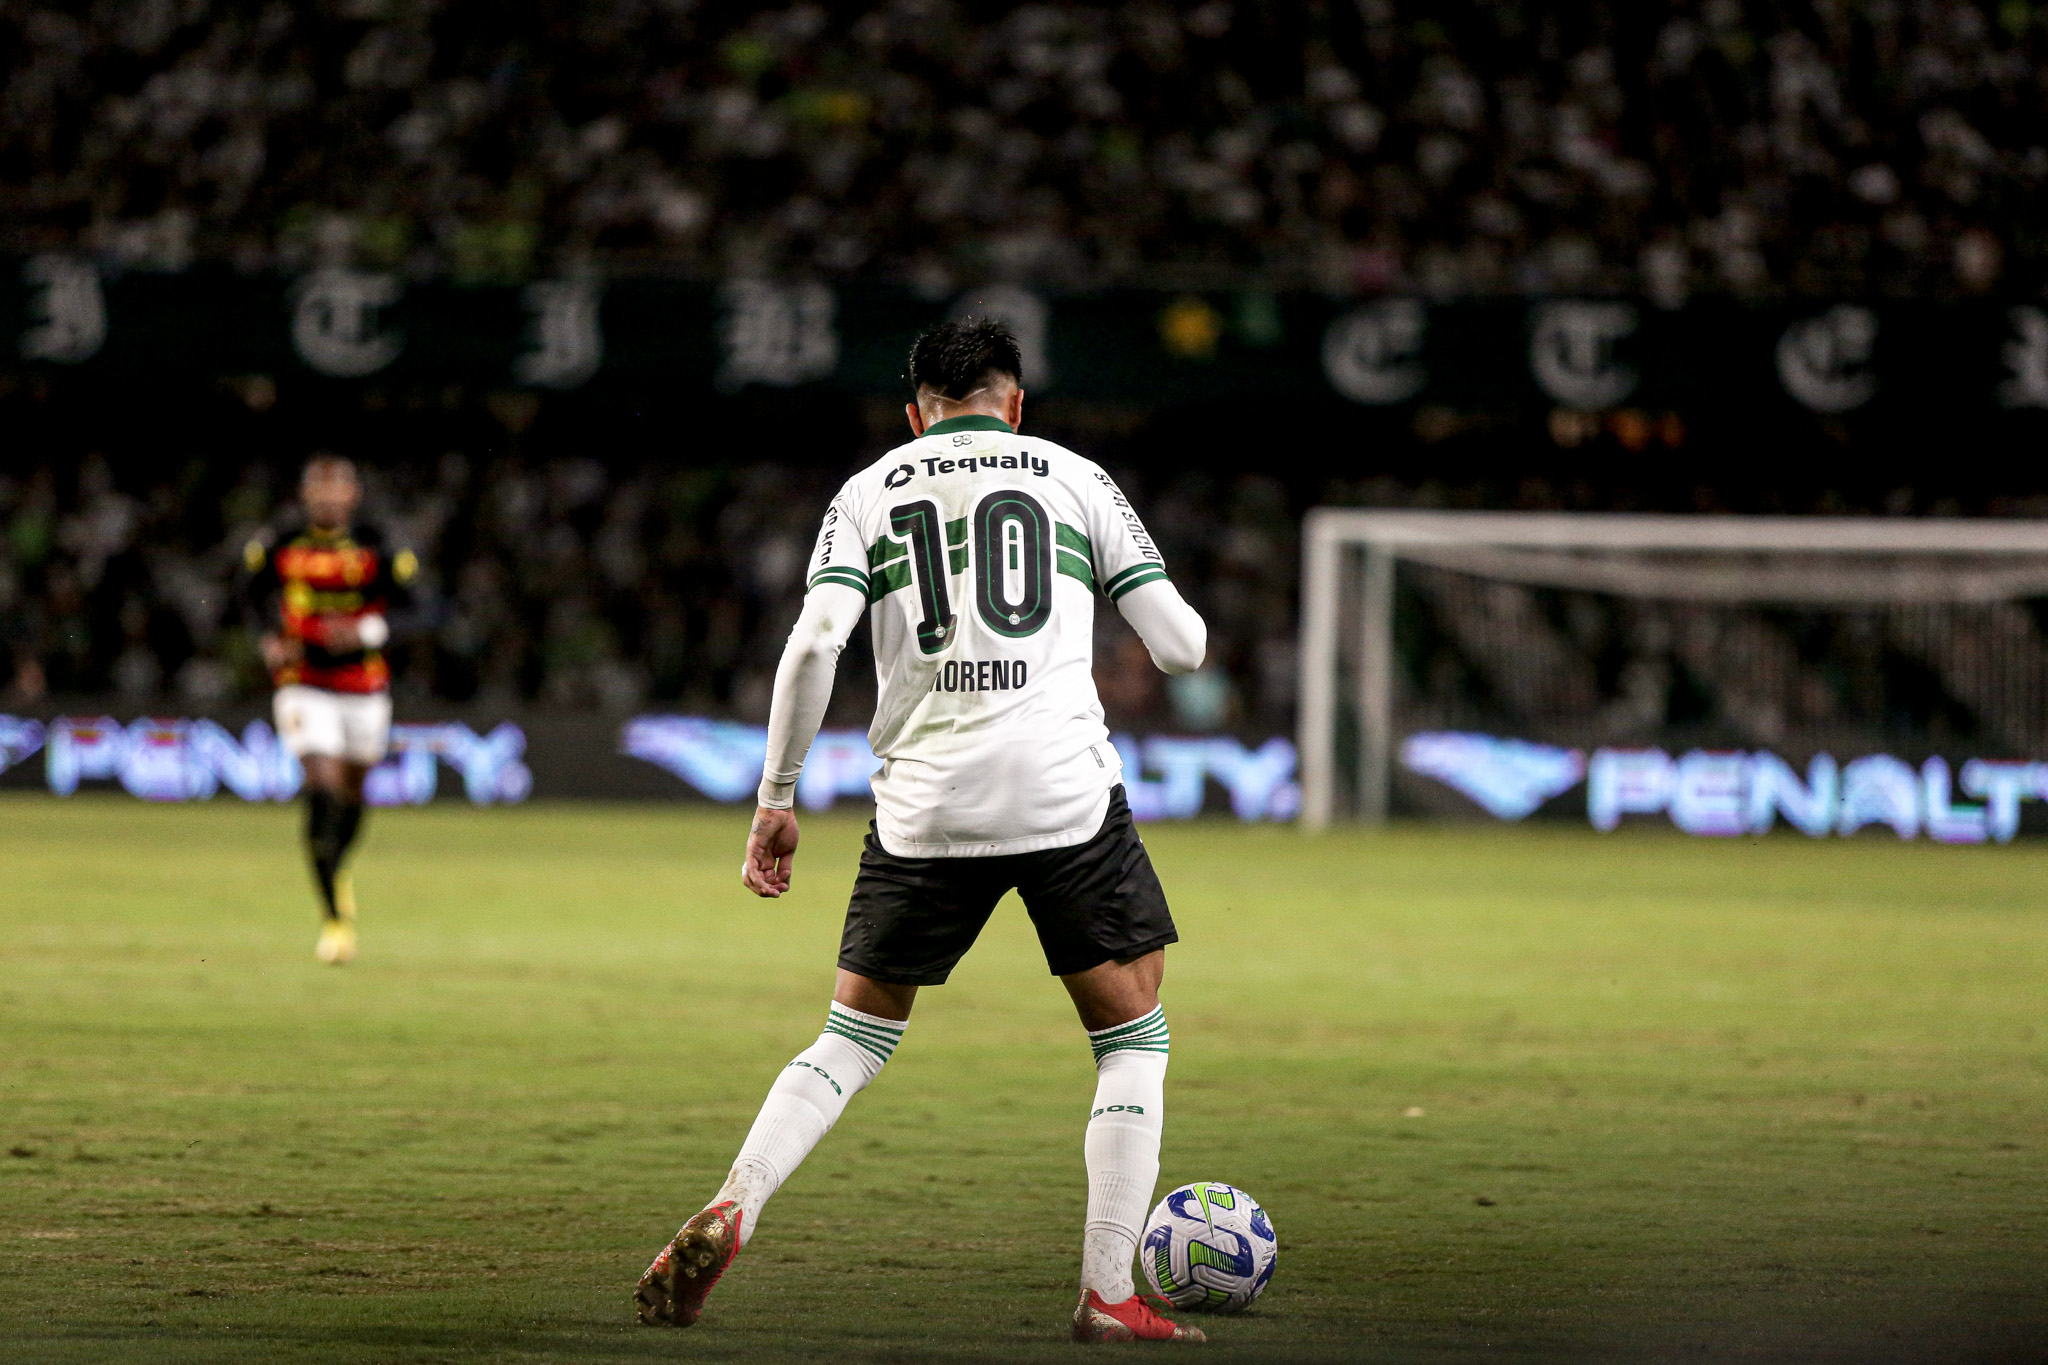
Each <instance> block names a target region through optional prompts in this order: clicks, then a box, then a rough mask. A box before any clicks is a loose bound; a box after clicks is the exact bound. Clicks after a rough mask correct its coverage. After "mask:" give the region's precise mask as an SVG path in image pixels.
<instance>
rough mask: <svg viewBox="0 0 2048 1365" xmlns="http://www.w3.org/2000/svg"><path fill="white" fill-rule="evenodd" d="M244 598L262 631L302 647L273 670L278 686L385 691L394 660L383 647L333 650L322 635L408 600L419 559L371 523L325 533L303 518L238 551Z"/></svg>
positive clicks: (386, 613)
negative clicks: (334, 625)
mask: <svg viewBox="0 0 2048 1365" xmlns="http://www.w3.org/2000/svg"><path fill="white" fill-rule="evenodd" d="M242 568H243V571H244V587H243V592H244V601H245V602H246V604H247V605H248V607H249V608H250V610H251V612H252V613H253V614H254V616H255V619H256V621H257V622H258V625H259V629H262V630H264V631H276V632H277V633H278V634H280V635H282V636H284V637H285V638H286V639H288V640H297V641H298V642H299V643H300V644H301V645H302V646H303V651H304V652H303V655H302V657H301V658H300V660H299V661H298V662H296V663H292V664H287V665H286V666H285V667H283V668H280V669H277V670H275V671H274V672H273V673H272V675H271V680H272V681H273V682H274V683H275V684H276V685H277V686H279V687H287V686H290V685H292V684H294V683H300V684H304V685H305V686H307V687H320V688H325V689H327V690H328V691H330V692H382V691H384V690H385V689H386V688H388V687H390V685H391V665H390V664H389V663H388V662H386V660H385V657H384V651H383V650H381V649H332V648H329V647H328V644H327V641H326V639H325V635H326V632H327V628H328V625H329V623H330V622H331V621H332V620H334V619H335V618H341V619H344V620H349V621H356V620H360V619H362V618H363V617H365V616H383V617H385V618H386V620H387V621H388V620H389V619H390V617H391V615H392V614H393V613H394V612H398V611H403V610H406V609H407V608H409V607H410V606H411V605H412V587H411V585H412V581H413V579H414V578H415V577H416V576H417V575H418V573H419V558H418V557H417V556H416V555H414V554H413V552H412V551H411V550H409V549H405V548H403V547H400V546H395V545H393V544H392V543H391V542H390V540H389V539H388V538H387V537H385V536H384V535H383V534H382V533H381V532H379V531H378V530H376V529H375V528H374V527H369V526H352V527H350V528H349V529H347V530H345V531H339V532H335V531H322V530H317V529H315V528H314V527H312V526H310V525H308V524H306V523H305V522H304V521H299V522H296V523H293V524H291V525H289V526H287V527H286V528H284V529H283V530H282V531H279V532H277V533H275V534H266V535H259V536H257V537H255V538H253V539H252V540H250V542H249V543H248V545H247V546H245V547H244V548H243V550H242Z"/></svg>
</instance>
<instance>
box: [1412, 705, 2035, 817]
mask: <svg viewBox="0 0 2048 1365" xmlns="http://www.w3.org/2000/svg"><path fill="white" fill-rule="evenodd" d="M1400 766H1401V769H1402V772H1403V782H1404V785H1405V786H1406V788H1407V791H1406V793H1405V794H1406V795H1408V796H1409V797H1410V798H1411V799H1412V800H1413V801H1415V803H1416V804H1418V805H1419V806H1421V807H1423V808H1425V809H1427V810H1429V811H1431V812H1432V813H1437V814H1444V815H1466V816H1472V815H1480V814H1483V815H1485V816H1491V817H1493V818H1494V819H1498V820H1503V821H1519V820H1524V819H1528V818H1530V817H1532V816H1541V815H1548V816H1557V817H1568V818H1576V819H1583V820H1585V821H1586V822H1588V823H1590V824H1591V825H1592V826H1593V828H1595V829H1598V830H1603V831H1605V830H1613V829H1617V828H1619V827H1621V826H1622V825H1623V824H1624V823H1635V822H1644V821H1648V822H1660V823H1661V822H1663V821H1668V822H1669V823H1670V825H1672V826H1675V827H1676V828H1677V829H1679V830H1681V831H1682V832H1684V833H1686V834H1693V835H1702V836H1707V837H1723V838H1725V837H1730V836H1735V835H1743V834H1768V833H1770V832H1771V831H1772V830H1773V829H1790V830H1797V831H1798V832H1799V833H1801V834H1805V835H1807V836H1809V837H1812V838H1816V839H1820V838H1828V837H1841V836H1848V835H1854V834H1857V833H1859V832H1863V831H1872V832H1877V833H1881V834H1889V835H1896V836H1897V837H1898V838H1900V839H1919V838H1925V839H1931V840H1934V841H1936V842H1939V843H1946V844H1984V843H2006V842H2009V841H2010V840H2011V839H2012V838H2013V837H2014V836H2016V835H2018V834H2019V833H2021V832H2022V830H2026V831H2028V832H2030V833H2038V832H2043V831H2048V805H2044V804H2043V803H2044V802H2048V763H2036V762H2027V761H2021V760H2012V759H1993V758H1981V757H1968V758H1957V757H1954V756H1944V755H1942V754H1938V753H1936V754H1928V755H1926V756H1925V757H1922V758H1920V759H1918V760H1917V761H1912V760H1908V759H1905V758H1901V757H1899V756H1898V755H1895V754H1890V753H1857V754H1852V755H1849V756H1846V757H1845V758H1842V759H1838V758H1837V757H1836V756H1834V755H1832V754H1827V753H1817V754H1812V755H1810V756H1807V757H1805V758H1804V759H1803V761H1792V760H1789V759H1787V758H1785V757H1783V756H1781V755H1779V754H1776V753H1773V752H1770V751H1769V750H1742V749H1691V750H1687V751H1684V752H1677V753H1674V752H1673V751H1671V750H1669V749H1663V748H1657V747H1631V748H1620V747H1599V748H1591V749H1579V748H1567V747H1564V746H1561V745H1555V744H1544V743H1537V742H1534V741H1530V740H1524V739H1514V738H1502V737H1500V736H1496V735H1489V734H1481V733H1473V732H1466V731H1422V732H1418V733H1415V734H1411V735H1409V736H1407V738H1406V739H1404V740H1403V741H1402V744H1401V750H1400ZM1453 793H1455V794H1456V795H1455V796H1454V795H1452V794H1453Z"/></svg>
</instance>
